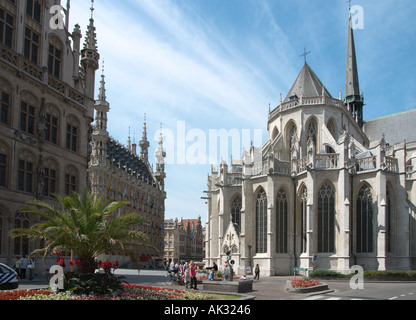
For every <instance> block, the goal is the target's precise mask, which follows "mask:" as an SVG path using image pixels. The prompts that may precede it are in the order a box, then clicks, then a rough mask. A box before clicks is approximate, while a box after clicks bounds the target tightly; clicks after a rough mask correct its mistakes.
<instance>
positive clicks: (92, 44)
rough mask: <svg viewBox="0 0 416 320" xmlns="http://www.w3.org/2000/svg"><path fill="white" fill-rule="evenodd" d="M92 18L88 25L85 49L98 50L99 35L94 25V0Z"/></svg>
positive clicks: (92, 2) (92, 0) (92, 1)
mask: <svg viewBox="0 0 416 320" xmlns="http://www.w3.org/2000/svg"><path fill="white" fill-rule="evenodd" d="M90 10H91V18H90V23H89V24H88V27H87V34H86V37H85V43H84V49H89V50H93V51H97V35H96V33H95V26H94V10H95V9H94V0H91V8H90Z"/></svg>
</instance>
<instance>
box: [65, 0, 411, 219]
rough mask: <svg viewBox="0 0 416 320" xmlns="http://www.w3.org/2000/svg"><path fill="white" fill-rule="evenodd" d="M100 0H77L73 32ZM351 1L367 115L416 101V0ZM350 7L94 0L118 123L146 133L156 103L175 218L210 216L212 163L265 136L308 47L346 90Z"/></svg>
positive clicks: (305, 0)
mask: <svg viewBox="0 0 416 320" xmlns="http://www.w3.org/2000/svg"><path fill="white" fill-rule="evenodd" d="M63 2H64V1H63ZM90 6H91V4H90V1H89V0H72V1H71V8H70V20H69V21H70V22H69V23H70V25H69V30H70V31H72V30H73V28H74V25H75V24H77V23H78V24H79V25H80V26H81V31H82V33H83V35H85V30H86V27H87V25H88V22H89V18H90V15H91V12H90V9H89V8H90ZM351 6H352V8H353V9H354V11H352V16H353V19H354V26H355V30H354V32H355V43H356V51H357V60H358V72H359V80H360V89H361V90H362V91H363V94H364V99H365V103H366V106H365V107H364V119H365V120H371V119H375V118H379V117H383V116H386V115H389V114H393V113H397V112H401V111H405V110H409V109H413V108H416V100H415V97H416V72H415V71H416V59H415V52H416V24H415V23H414V14H415V13H416V1H414V0H399V1H394V0H383V1H379V0H356V1H351ZM348 16H349V7H348V2H347V1H346V0H313V1H311V0H291V1H283V0H118V1H114V0H95V10H94V20H95V26H96V29H97V30H96V33H97V41H98V51H99V54H100V56H101V61H100V62H101V63H102V62H103V61H105V63H104V70H105V71H104V73H105V77H106V78H105V80H106V89H107V101H108V102H109V103H110V108H111V109H110V112H109V122H108V131H109V132H110V135H111V136H112V137H113V138H114V139H116V140H118V141H120V142H121V143H123V144H127V140H128V136H129V133H130V136H131V139H134V140H135V141H136V143H138V142H139V141H140V139H141V137H142V129H143V122H144V117H145V114H146V123H147V130H148V131H147V134H148V140H149V141H150V144H151V146H150V149H149V161H150V163H153V164H154V163H155V159H154V156H153V155H154V153H155V151H156V149H157V147H158V139H159V135H160V131H161V128H162V132H163V135H164V147H165V151H166V153H167V158H166V174H167V178H166V188H165V191H166V192H167V199H166V203H165V207H166V212H165V219H175V218H178V219H179V220H180V219H181V218H183V219H196V218H198V217H199V216H200V217H201V219H202V222H203V223H205V222H206V218H207V206H206V204H205V201H204V200H202V199H201V197H204V196H205V194H204V193H203V191H204V190H207V177H208V175H209V174H210V172H211V166H214V167H216V166H218V165H219V163H220V161H221V160H225V161H228V162H230V158H231V157H232V158H233V159H241V153H242V151H243V149H245V150H248V149H249V147H250V144H251V141H253V144H254V145H255V146H256V147H261V146H262V145H263V144H264V143H265V142H266V139H267V116H268V110H269V105H270V107H271V108H272V109H274V108H275V107H277V106H278V104H279V101H280V95H281V94H282V95H283V99H284V98H285V96H286V94H287V93H288V91H289V90H290V87H291V86H292V84H293V82H294V81H295V80H296V77H297V75H298V73H299V72H300V70H301V69H302V67H303V64H304V57H301V54H302V53H303V52H304V50H305V49H306V51H307V52H310V54H309V55H308V56H307V62H308V64H309V65H310V66H311V68H312V69H313V70H314V72H315V73H316V74H317V76H318V77H319V78H320V80H321V81H322V82H323V84H324V85H325V86H326V88H327V89H328V90H329V92H330V93H331V95H332V96H333V97H338V96H339V91H340V90H341V91H342V94H343V95H344V91H345V68H346V51H347V36H348V35H347V31H348ZM101 67H102V66H100V68H101ZM100 73H101V71H99V72H97V85H96V91H97V95H98V87H99V80H100V76H99V75H100ZM221 133H223V134H224V133H226V134H228V133H229V134H230V135H231V134H232V138H230V139H229V140H228V143H229V145H228V148H227V145H226V144H225V143H224V142H222V143H221V142H220V140H219V139H216V137H217V136H216V134H221Z"/></svg>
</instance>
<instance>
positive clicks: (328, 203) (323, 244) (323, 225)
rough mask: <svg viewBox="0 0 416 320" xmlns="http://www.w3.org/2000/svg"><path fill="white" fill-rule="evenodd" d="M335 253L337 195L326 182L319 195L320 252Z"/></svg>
mask: <svg viewBox="0 0 416 320" xmlns="http://www.w3.org/2000/svg"><path fill="white" fill-rule="evenodd" d="M334 251H335V193H334V189H333V188H332V187H331V185H330V184H329V183H328V182H326V183H325V184H324V185H323V186H322V187H321V189H320V190H319V193H318V252H334Z"/></svg>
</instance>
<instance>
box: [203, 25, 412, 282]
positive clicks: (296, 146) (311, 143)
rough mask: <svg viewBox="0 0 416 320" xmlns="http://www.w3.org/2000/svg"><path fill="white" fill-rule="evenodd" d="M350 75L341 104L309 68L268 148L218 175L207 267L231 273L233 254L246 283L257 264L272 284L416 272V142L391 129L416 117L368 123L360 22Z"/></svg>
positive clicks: (212, 191)
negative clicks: (279, 278)
mask: <svg viewBox="0 0 416 320" xmlns="http://www.w3.org/2000/svg"><path fill="white" fill-rule="evenodd" d="M346 69H347V70H346V84H345V98H342V96H341V93H340V95H339V97H338V98H334V97H332V96H331V94H330V93H329V92H328V91H327V89H326V88H325V86H324V84H323V83H322V82H321V81H320V80H319V79H318V77H317V76H316V74H315V73H314V71H313V70H312V69H311V67H310V66H309V65H308V63H307V62H306V60H305V65H304V66H303V68H302V70H301V71H300V73H299V76H298V78H297V79H296V81H295V82H294V84H293V86H292V88H291V89H290V92H289V93H288V94H287V97H286V98H285V99H284V100H283V99H282V98H281V101H280V104H279V105H278V106H277V107H276V108H274V109H270V110H269V117H268V123H267V130H268V141H267V142H266V143H265V145H264V146H263V147H261V148H256V147H254V146H252V147H251V148H250V150H249V151H244V152H243V155H242V159H241V160H231V163H230V164H228V163H226V162H224V161H223V162H222V163H221V164H220V166H219V167H218V168H212V171H211V173H210V175H209V176H208V183H207V185H208V197H207V198H208V202H207V203H208V216H207V223H206V239H205V251H206V263H207V264H208V265H212V263H213V262H216V263H217V264H218V265H219V266H221V267H222V266H224V263H225V261H226V259H227V256H226V252H227V251H231V253H232V259H233V260H234V261H235V264H234V270H235V271H236V272H237V273H239V274H242V273H246V272H247V271H250V270H253V268H254V266H255V265H256V264H259V265H260V268H261V270H262V271H261V272H262V274H263V275H288V274H293V271H292V270H293V268H295V267H301V268H306V269H308V270H309V271H311V270H317V269H328V270H334V271H338V272H342V273H349V270H350V268H351V266H353V265H361V266H363V267H364V269H368V270H387V269H390V270H391V269H394V270H408V269H411V268H414V267H415V266H416V264H415V262H416V261H415V256H416V241H415V234H416V227H415V206H414V203H415V201H416V194H415V193H416V188H415V187H414V186H413V182H414V179H415V175H414V170H413V168H414V161H415V160H414V159H415V155H416V132H415V129H414V126H410V127H407V128H405V129H403V130H404V131H403V132H406V135H405V136H402V138H401V140H400V137H397V134H395V132H396V131H397V130H399V128H398V127H395V128H389V122H391V121H392V119H394V120H395V122H394V123H396V124H397V125H398V126H400V123H413V124H414V121H415V120H416V117H415V112H414V111H409V112H406V113H403V114H399V115H394V116H392V117H386V118H383V119H379V120H376V121H369V122H368V123H366V122H364V118H363V107H364V98H363V96H362V94H361V92H360V87H359V81H358V68H357V59H356V52H355V44H354V33H353V28H352V23H351V19H350V25H349V31H348V52H347V68H346ZM403 119H408V120H406V122H402V121H401V120H403ZM370 137H371V138H370ZM405 140H406V141H405Z"/></svg>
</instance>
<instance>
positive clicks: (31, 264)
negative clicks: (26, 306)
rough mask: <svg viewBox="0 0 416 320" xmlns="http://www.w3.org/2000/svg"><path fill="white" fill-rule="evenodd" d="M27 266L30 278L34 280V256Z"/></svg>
mask: <svg viewBox="0 0 416 320" xmlns="http://www.w3.org/2000/svg"><path fill="white" fill-rule="evenodd" d="M27 268H28V269H29V280H30V281H32V280H33V270H34V269H35V260H34V259H33V258H30V259H29V263H28V264H27Z"/></svg>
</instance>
